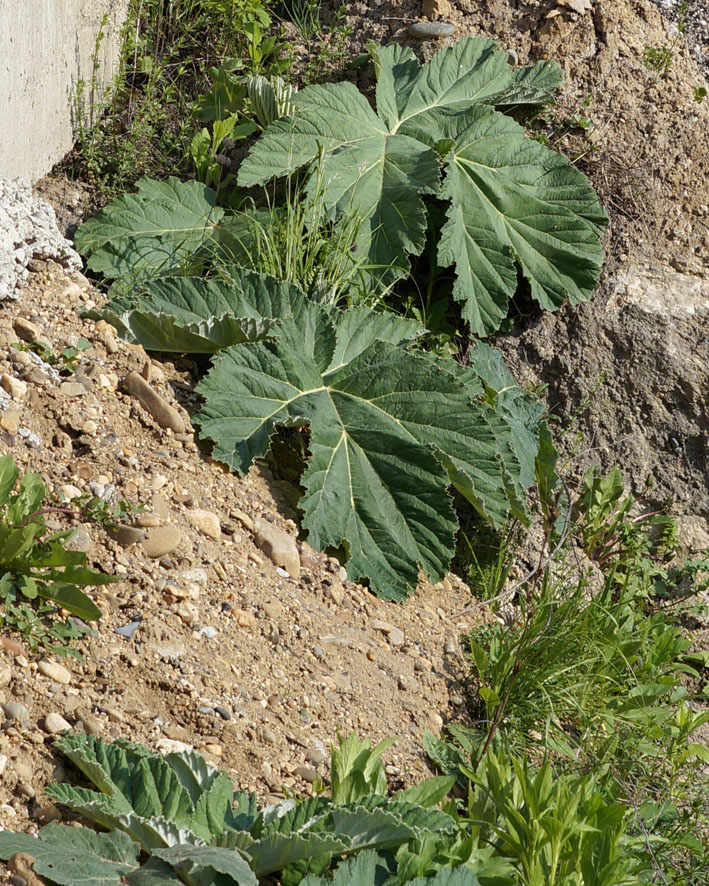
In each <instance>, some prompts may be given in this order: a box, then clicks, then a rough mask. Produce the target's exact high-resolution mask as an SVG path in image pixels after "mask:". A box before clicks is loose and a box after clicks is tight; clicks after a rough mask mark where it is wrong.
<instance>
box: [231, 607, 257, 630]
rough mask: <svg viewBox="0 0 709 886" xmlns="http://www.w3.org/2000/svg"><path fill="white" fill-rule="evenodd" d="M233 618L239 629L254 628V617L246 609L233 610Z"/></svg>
mask: <svg viewBox="0 0 709 886" xmlns="http://www.w3.org/2000/svg"><path fill="white" fill-rule="evenodd" d="M234 618H235V619H236V623H237V624H238V625H239V627H240V628H253V627H255V626H256V616H255V615H254V614H253V612H249V610H248V609H235V610H234Z"/></svg>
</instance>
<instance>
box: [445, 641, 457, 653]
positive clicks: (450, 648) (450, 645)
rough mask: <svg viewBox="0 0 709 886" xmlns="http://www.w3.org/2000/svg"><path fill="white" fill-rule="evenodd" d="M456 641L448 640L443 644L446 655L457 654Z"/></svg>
mask: <svg viewBox="0 0 709 886" xmlns="http://www.w3.org/2000/svg"><path fill="white" fill-rule="evenodd" d="M455 651H456V650H455V643H454V642H453V641H452V640H447V641H446V642H445V643H444V644H443V652H444V653H445V654H446V655H455Z"/></svg>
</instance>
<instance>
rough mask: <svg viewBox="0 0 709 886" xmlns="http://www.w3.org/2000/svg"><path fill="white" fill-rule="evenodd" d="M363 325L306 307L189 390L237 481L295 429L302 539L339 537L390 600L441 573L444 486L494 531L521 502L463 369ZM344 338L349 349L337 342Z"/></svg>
mask: <svg viewBox="0 0 709 886" xmlns="http://www.w3.org/2000/svg"><path fill="white" fill-rule="evenodd" d="M366 328H367V327H366V324H364V323H351V322H350V321H349V320H348V319H347V314H346V313H345V314H343V312H337V313H335V312H327V311H325V310H323V309H322V308H320V307H318V306H317V305H310V306H309V308H308V310H307V311H304V312H303V314H302V315H301V316H300V317H299V321H298V323H297V324H296V323H295V322H294V321H293V320H292V319H286V320H284V321H282V322H281V323H279V324H278V325H277V327H276V326H274V328H273V330H272V333H271V334H272V336H274V338H273V340H269V341H265V342H258V343H250V344H244V345H236V346H233V347H231V348H228V349H227V350H225V351H223V352H221V353H220V354H219V355H218V356H217V357H216V359H215V361H214V368H213V369H212V371H211V372H210V374H209V375H208V376H207V377H206V378H205V379H204V380H203V381H202V382H201V383H200V385H199V386H198V390H199V392H200V393H201V394H202V395H203V396H204V398H205V404H204V406H203V407H202V409H201V410H200V412H199V413H198V415H197V416H196V418H195V421H196V422H197V423H198V424H199V425H200V426H201V429H202V433H203V434H204V435H205V436H207V437H209V438H210V439H212V440H213V441H214V442H215V446H214V456H215V457H216V458H218V459H219V460H221V461H223V462H225V463H226V464H228V465H229V466H230V467H231V468H232V469H234V470H237V471H240V472H242V473H243V472H245V471H246V470H248V468H249V466H250V464H251V462H252V461H253V459H254V458H257V457H261V456H264V455H265V454H266V452H267V450H268V447H269V444H270V438H271V436H272V435H273V433H274V431H275V430H276V428H277V427H278V426H279V425H280V426H290V427H294V426H296V427H304V426H308V427H309V429H310V451H311V458H310V460H309V463H308V467H307V469H306V471H305V474H304V476H303V478H302V483H303V485H304V487H305V495H304V497H303V499H302V501H301V507H302V508H303V511H304V514H305V518H304V526H305V527H306V528H307V529H308V531H309V539H310V542H311V544H312V545H313V546H314V547H316V548H317V549H319V550H322V549H325V548H326V547H328V546H333V547H339V546H340V545H341V544H343V543H344V544H345V547H346V550H347V553H348V555H349V561H348V572H349V574H350V576H351V578H352V579H353V580H359V579H362V578H365V577H366V578H368V579H369V580H370V583H371V585H372V587H373V588H374V589H375V590H376V591H377V592H378V593H379V594H381V595H382V596H384V597H386V598H388V599H393V600H397V599H402V598H403V597H404V596H405V595H406V594H407V593H408V592H410V591H411V590H412V589H413V588H414V587H415V586H416V584H417V582H418V577H419V571H420V570H422V571H423V572H424V573H425V574H426V575H428V576H430V577H431V578H432V579H433V580H438V579H440V578H441V577H442V576H443V575H444V574H445V572H446V570H447V568H448V563H449V561H450V558H451V556H452V554H453V542H454V533H455V529H456V526H457V523H456V518H455V513H454V511H453V508H452V505H451V500H450V497H449V493H448V486H449V484H450V483H451V482H452V483H453V484H454V485H455V486H456V488H458V489H459V490H460V491H461V492H462V493H463V494H464V495H466V496H467V497H468V498H469V500H470V501H471V502H472V503H473V504H474V505H475V506H476V507H477V508H478V509H479V510H480V511H481V512H482V513H483V514H484V515H485V516H486V517H488V518H489V519H490V520H492V521H493V523H495V524H498V525H500V524H502V523H503V522H504V520H505V518H506V516H507V514H508V512H509V510H510V507H511V505H512V506H513V507H514V508H515V509H517V508H519V507H521V505H519V504H518V503H517V497H518V496H517V488H516V487H517V486H518V485H519V476H518V475H519V466H517V469H516V472H514V476H513V474H511V471H512V470H513V463H514V460H515V455H514V445H513V440H512V432H511V429H510V426H509V424H508V423H507V422H506V421H505V419H504V417H503V416H502V415H501V414H500V413H499V412H497V411H496V409H495V408H494V407H493V406H491V405H490V403H488V402H487V401H486V399H485V388H484V386H483V384H482V382H481V380H480V378H479V376H478V375H477V374H476V373H475V371H474V370H472V369H470V368H467V367H463V366H460V365H458V364H456V363H454V362H452V361H446V360H444V359H442V358H437V357H434V356H433V355H431V354H426V353H416V352H412V351H406V352H404V351H403V350H402V348H401V346H400V345H399V344H396V343H391V342H390V341H382V340H379V339H378V338H377V337H376V332H372V333H371V334H370V335H369V336H367V335H366V334H365V330H366ZM353 330H356V331H357V335H358V337H357V341H356V346H355V343H351V342H349V341H347V340H346V339H347V335H348V334H350V333H351V332H352V331H353ZM377 331H378V332H379V333H380V334H381V335H383V334H384V332H383V328H382V329H379V330H377ZM394 337H395V338H397V337H398V335H397V336H394ZM501 451H504V453H505V455H504V457H503V456H501V455H500V452H501Z"/></svg>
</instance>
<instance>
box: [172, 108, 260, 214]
mask: <svg viewBox="0 0 709 886" xmlns="http://www.w3.org/2000/svg"><path fill="white" fill-rule="evenodd" d="M238 119H239V117H238V115H237V114H232V115H231V116H230V117H226V118H225V119H223V120H215V121H214V122H213V123H212V131H211V133H210V131H209V130H208V129H207V128H206V127H202V129H200V130H198V131H197V132H196V133H195V134H194V136H193V137H192V141H191V142H190V148H189V151H190V155H191V157H192V162H193V163H194V167H195V172H196V175H197V180H198V181H200V182H202V183H203V184H205V185H207V186H208V187H210V188H213V189H214V191H215V193H216V195H217V196H216V199H217V200H218V199H219V195H220V191H221V190H222V189H223V188H227V187H228V186H229V185H230V184H231V182H232V181H233V179H234V176H233V175H232V174H231V173H227V174H226V175H225V174H224V165H225V164H224V162H221V161H222V158H223V155H220V148H221V147H222V145H223V143H224V142H225V141H226V140H229V142H236V141H239V140H241V139H243V138H247V136H249V135H251V134H252V133H254V132H256V129H257V127H256V126H255V125H254V124H253V123H241V124H239V125H237V121H238ZM227 159H228V158H227Z"/></svg>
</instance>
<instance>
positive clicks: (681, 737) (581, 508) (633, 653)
mask: <svg viewBox="0 0 709 886" xmlns="http://www.w3.org/2000/svg"><path fill="white" fill-rule="evenodd" d="M538 479H540V478H539V470H538ZM541 488H544V486H543V484H541ZM557 488H559V487H557ZM547 490H548V491H551V490H552V487H547ZM551 497H552V498H553V500H554V506H553V507H550V506H549V503H550V499H549V498H548V499H547V502H546V509H545V518H544V526H545V544H544V554H543V555H541V556H540V558H539V560H538V562H537V564H536V565H534V566H533V567H532V569H531V570H530V571H529V572H528V574H526V575H525V576H524V577H523V578H522V579H521V580H519V581H517V582H516V583H512V582H511V580H510V575H511V574H512V571H513V569H512V564H513V561H514V555H513V551H514V543H513V542H512V541H509V542H507V543H505V542H502V544H501V546H500V548H499V551H498V554H497V556H494V557H490V558H489V559H488V562H483V561H480V560H478V561H477V562H476V564H475V565H474V567H472V571H473V572H474V573H475V578H476V581H477V584H478V587H479V588H484V589H485V593H484V596H486V597H487V598H488V599H489V601H490V605H491V606H492V607H493V609H497V610H498V611H500V612H501V614H503V615H504V618H501V619H500V621H498V622H495V623H493V624H490V625H488V626H485V627H483V628H480V629H479V630H476V631H474V632H473V633H472V634H471V635H470V636H469V638H468V648H469V650H470V667H471V671H470V680H469V683H468V690H469V694H470V705H469V710H470V714H471V717H472V719H473V721H474V723H475V728H474V729H469V728H468V729H463V728H458V729H454V731H453V735H454V745H455V751H454V752H451V753H452V757H451V759H454V760H457V761H458V763H459V764H460V765H461V766H462V767H463V769H462V770H461V771H463V772H464V774H465V776H466V777H474V778H475V779H476V783H478V782H479V781H480V778H481V777H482V776H480V774H479V773H480V772H481V771H483V772H488V770H489V766H490V765H491V764H490V759H492V758H490V756H489V755H490V754H493V755H498V756H497V757H495V758H494V759H495V760H497V762H496V763H495V764H494V765H495V766H497V765H498V764H499V759H508V758H515V759H521V760H523V761H524V764H523V769H520V768H519V764H518V763H514V766H513V768H514V776H510V778H515V779H522V781H524V780H525V779H526V780H528V781H529V780H530V779H531V781H530V784H531V783H535V784H536V781H537V780H541V782H545V781H546V780H547V779H548V778H549V777H551V776H549V774H548V770H549V767H552V768H553V770H554V772H555V773H556V776H555V777H556V778H557V779H558V778H572V779H576V780H577V781H576V782H575V784H576V785H577V787H579V789H580V786H581V785H582V784H583V785H586V786H589V785H592V786H593V790H594V791H595V792H597V793H598V795H599V797H601V798H603V801H604V802H605V803H608V804H612V805H613V806H619V808H620V809H622V810H623V812H622V816H623V818H624V820H626V829H627V834H626V842H628V841H630V842H629V843H628V845H632V843H633V841H635V842H636V844H637V846H636V852H637V853H638V855H643V856H644V859H645V862H646V863H645V864H644V865H641V867H640V869H639V870H638V872H637V873H638V876H640V874H642V876H640V879H637V880H635V879H631V880H628V881H626V880H624V879H620V880H617V881H616V880H614V879H612V880H611V881H610V882H613V883H615V882H623V883H625V882H633V883H635V882H659V883H670V882H671V883H678V884H679V883H681V884H687V886H689V884H696V886H699V884H700V883H703V882H704V880H703V879H702V877H703V876H704V873H705V872H706V864H707V857H706V852H705V846H706V837H707V834H709V783H708V781H707V778H706V766H707V764H709V749H707V747H706V745H704V744H702V743H701V742H700V741H699V740H698V739H697V733H698V731H699V730H700V729H701V728H702V727H703V726H704V725H705V724H706V723H708V722H709V711H708V710H706V709H705V707H704V706H703V705H702V703H701V699H702V697H703V692H702V689H701V687H702V684H703V682H704V681H703V677H702V673H701V670H702V665H703V664H704V659H703V658H702V656H701V654H699V655H698V654H696V653H695V654H694V655H691V656H690V655H689V650H690V647H691V642H690V640H689V639H687V637H686V636H685V634H684V632H683V630H682V627H681V617H682V612H683V600H684V599H685V598H686V597H687V596H688V595H691V594H695V593H696V592H697V591H699V590H701V589H702V588H704V587H706V582H707V579H708V578H709V559H704V560H694V561H687V562H686V563H684V564H681V565H676V563H675V562H674V558H675V554H676V542H675V538H674V525H673V522H672V521H671V519H670V518H669V517H668V516H667V515H666V514H663V513H661V512H658V511H656V510H654V509H645V510H639V509H638V504H639V502H638V501H637V499H636V498H635V497H634V496H631V495H628V494H626V493H625V491H624V487H623V482H622V476H621V474H620V471H618V470H615V471H613V472H611V473H610V474H609V475H608V476H606V477H602V476H600V475H598V474H596V473H591V474H589V475H588V476H587V477H586V479H585V480H584V482H583V484H582V487H581V490H580V494H579V495H578V497H577V499H576V500H575V501H574V502H573V503H571V505H570V507H567V508H562V507H561V506H560V502H561V497H560V496H559V495H557V494H553V495H552V496H551ZM543 509H544V508H543ZM564 511H565V514H564V513H563V512H564ZM559 512H562V517H564V520H562V522H561V523H560V522H559V520H558V517H559ZM560 527H561V528H560ZM564 527H565V528H564ZM470 543H471V546H472V547H473V548H474V547H475V542H474V540H473V541H471V542H470ZM582 552H583V553H585V554H586V556H587V557H588V560H587V561H586V563H587V564H588V565H587V566H586V567H585V568H583V567H580V565H579V562H577V559H576V558H577V557H580V556H582V555H583V554H582ZM589 561H590V562H589ZM591 564H593V565H591ZM695 665H699V667H698V668H697V667H695ZM436 753H438V756H439V758H440V759H439V760H438V762H439V763H440V762H441V760H442V759H443V757H442V756H441V754H442V752H441V751H440V750H439V751H438V752H436V751H435V750H434V756H435V754H436ZM461 754H462V756H460V755H461ZM457 755H458V756H457ZM498 758H499V759H498ZM463 761H464V762H463ZM529 766H533V767H535V769H534V772H535V774H534V775H533V776H531V775H530V776H529V777H528V772H527V769H526V768H524V767H529ZM471 773H474V776H473V775H471ZM702 773H703V775H702ZM488 775H489V772H488ZM495 784H496V785H498V782H495ZM498 787H499V785H498ZM496 789H497V788H496ZM585 789H586V788H584V790H585ZM485 790H486V791H488V793H489V791H491V790H493V789H492V788H490V787H489V786H488V787H487V788H485ZM518 790H520V791H523V793H524V792H525V791H527V788H523V787H522V786H520V787H519V788H518ZM535 790H536V788H535ZM540 790H541V787H540ZM545 790H546V789H545ZM498 793H499V791H498ZM582 805H583V804H582V803H581V802H580V801H579V804H578V809H581V808H582ZM530 815H531V813H530ZM540 816H541V818H540ZM533 817H534V818H535V820H536V821H537V824H541V821H542V819H543V810H542V809H541V808H540V809H538V810H537V812H535V813H534V816H533ZM576 818H577V815H576V813H574V819H576ZM520 827H521V824H520ZM525 827H526V825H525ZM542 827H543V826H542ZM579 851H580V852H581V855H583V852H582V851H581V850H579ZM529 876H530V879H529V880H524V881H523V882H525V883H527V882H530V883H531V882H537V880H535V879H534V878H533V877H532V876H531V874H529ZM567 876H568V875H567ZM539 882H542V881H539ZM547 882H552V881H551V880H548V881H547ZM560 882H577V881H576V880H568V881H567V880H561V881H560ZM578 882H585V881H583V880H581V881H578Z"/></svg>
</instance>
